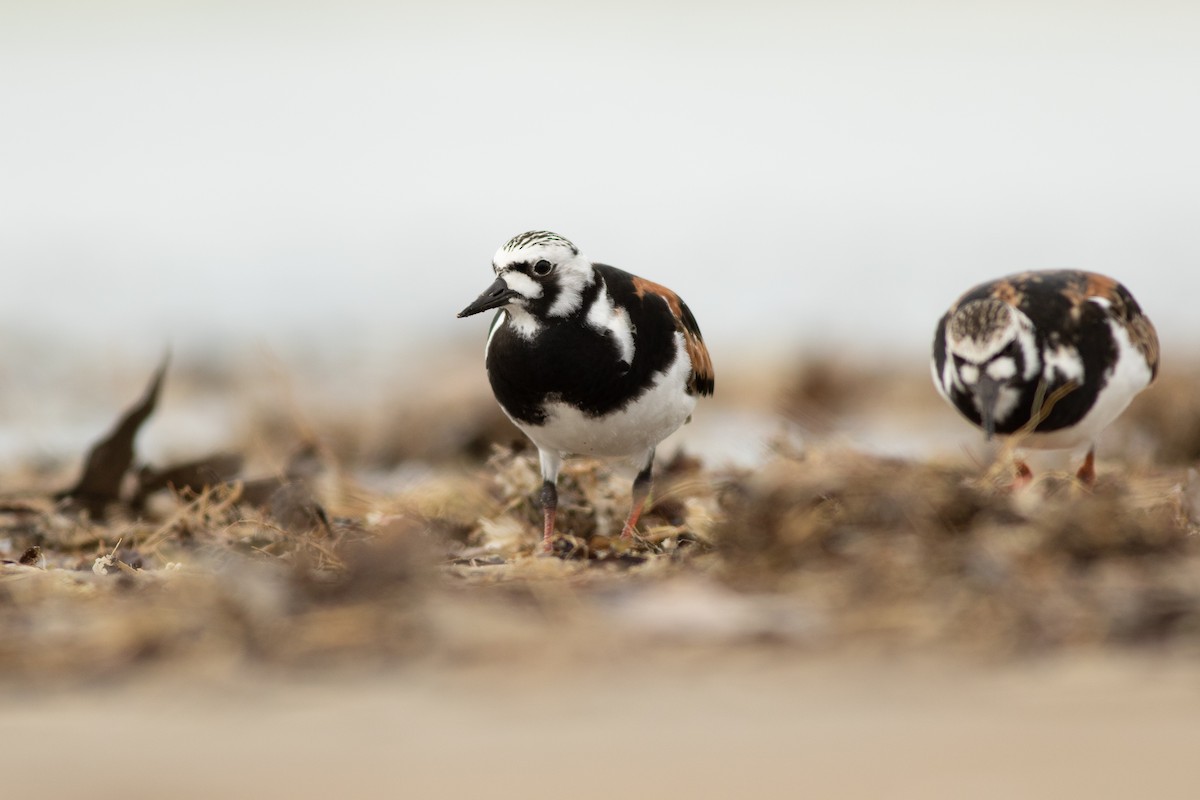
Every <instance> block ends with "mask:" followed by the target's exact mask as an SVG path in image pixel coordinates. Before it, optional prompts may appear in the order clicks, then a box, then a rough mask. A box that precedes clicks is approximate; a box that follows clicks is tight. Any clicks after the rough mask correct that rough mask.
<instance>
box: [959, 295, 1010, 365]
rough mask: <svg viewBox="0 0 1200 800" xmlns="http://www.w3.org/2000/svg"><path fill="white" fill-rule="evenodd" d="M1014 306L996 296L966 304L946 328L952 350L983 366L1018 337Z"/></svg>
mask: <svg viewBox="0 0 1200 800" xmlns="http://www.w3.org/2000/svg"><path fill="white" fill-rule="evenodd" d="M1015 321H1016V320H1015V319H1014V310H1013V307H1012V306H1010V305H1009V304H1008V303H1005V302H1004V301H1003V300H998V299H996V298H994V297H988V298H984V299H982V300H972V301H970V302H969V303H964V304H963V305H962V306H960V307H959V308H958V310H956V311H955V312H954V314H953V315H951V317H950V321H949V322H948V323H947V326H946V333H947V339H948V341H949V345H950V351H951V352H953V353H955V354H957V355H960V356H963V357H964V358H966V359H968V360H970V361H974V362H976V363H982V362H983V361H986V360H987V359H988V358H990V357H991V356H993V355H995V354H996V353H998V352H1000V350H1002V349H1003V348H1004V346H1005V345H1007V344H1008V343H1009V342H1010V341H1012V339H1013V337H1014V336H1015V335H1016V330H1015V325H1014V323H1015Z"/></svg>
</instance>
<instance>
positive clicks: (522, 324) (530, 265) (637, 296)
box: [458, 231, 713, 550]
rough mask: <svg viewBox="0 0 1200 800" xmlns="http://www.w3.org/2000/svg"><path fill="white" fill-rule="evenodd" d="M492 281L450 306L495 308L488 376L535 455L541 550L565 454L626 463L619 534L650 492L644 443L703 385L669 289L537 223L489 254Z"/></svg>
mask: <svg viewBox="0 0 1200 800" xmlns="http://www.w3.org/2000/svg"><path fill="white" fill-rule="evenodd" d="M492 269H493V271H494V272H495V273H496V280H495V281H494V282H493V283H492V285H491V286H490V287H488V288H487V290H485V291H484V293H483V294H481V295H480V296H479V298H478V299H476V300H475V302H473V303H471V304H470V305H469V306H467V307H466V308H465V309H463V310H462V311H461V312H460V313H459V315H458V316H459V317H469V316H471V315H473V314H478V313H480V312H482V311H487V310H489V309H500V311H499V313H497V314H496V317H495V319H494V320H493V322H492V325H491V329H490V330H489V332H488V338H487V346H486V349H485V360H486V363H487V373H488V380H489V381H490V382H491V385H492V391H493V393H494V394H495V395H496V400H497V401H498V402H499V403H500V407H501V408H502V409H503V410H504V413H505V414H507V415H508V417H509V418H510V419H511V420H512V421H513V422H514V423H515V424H516V425H517V427H518V428H520V429H521V430H522V431H523V432H524V433H525V435H526V436H528V437H529V438H530V439H531V440H532V441H533V443H534V444H535V445H536V446H537V449H538V454H539V456H540V459H541V470H542V481H543V483H542V491H541V501H542V509H543V516H544V529H543V546H544V548H545V549H546V550H549V549H550V548H551V545H552V541H553V537H554V518H555V511H556V509H557V506H558V490H557V481H558V472H559V468H560V466H561V465H562V461H563V459H564V458H565V457H567V456H570V455H586V456H597V457H601V458H610V459H621V460H624V461H626V462H628V463H630V464H631V465H632V466H633V467H634V468H635V469H636V470H637V477H636V478H635V479H634V483H633V502H632V505H631V508H630V512H629V516H628V518H627V519H626V521H625V526H624V529H623V530H622V534H621V535H622V537H623V538H627V539H628V538H630V537H631V536H632V535H633V532H634V528H635V526H636V525H637V521H638V517H639V516H640V515H641V512H642V507H643V506H644V504H645V502H646V498H647V496H648V495H649V492H650V481H651V468H652V466H653V463H654V449H655V447H657V446H658V444H659V443H660V442H661V441H662V440H663V439H665V438H666V437H667V436H669V435H670V434H671V433H673V432H674V431H675V430H676V429H678V428H679V427H680V426H681V425H683V424H684V423H685V422H686V421H688V419H690V417H691V414H692V409H693V408H694V407H695V405H696V398H697V397H700V396H704V395H711V394H712V393H713V367H712V360H711V359H710V358H709V355H708V348H707V347H705V345H704V339H703V337H702V336H701V335H700V327H699V326H698V325H697V324H696V318H695V317H693V316H692V312H691V311H690V310H689V309H688V307H687V305H686V304H685V303H684V302H683V301H682V300H681V299H680V298H679V295H677V294H675V293H674V292H672V291H671V290H670V289H667V288H666V287H664V286H660V285H658V284H657V283H652V282H651V281H648V280H646V279H645V278H639V277H637V276H636V275H630V274H629V273H628V272H623V271H621V270H619V269H617V268H615V267H610V266H607V265H605V264H595V263H592V262H591V261H589V260H588V259H587V258H585V257H584V256H583V255H581V254H580V252H579V249H578V248H577V247H576V246H575V245H574V244H572V243H571V242H569V241H568V240H567V239H565V238H563V237H562V236H559V235H558V234H555V233H550V232H549V231H529V232H527V233H522V234H520V235H518V236H514V237H513V238H512V239H510V240H509V241H508V242H507V243H506V244H505V245H504V246H503V247H501V248H500V249H499V250H498V251H497V252H496V255H495V258H494V259H493V260H492Z"/></svg>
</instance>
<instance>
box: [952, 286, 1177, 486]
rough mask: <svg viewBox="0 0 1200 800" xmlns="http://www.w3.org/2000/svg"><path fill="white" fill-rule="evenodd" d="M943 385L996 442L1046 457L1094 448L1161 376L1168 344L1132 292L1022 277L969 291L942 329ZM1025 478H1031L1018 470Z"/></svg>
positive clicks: (1087, 475) (1087, 473) (1091, 478)
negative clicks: (1011, 439) (1015, 441)
mask: <svg viewBox="0 0 1200 800" xmlns="http://www.w3.org/2000/svg"><path fill="white" fill-rule="evenodd" d="M932 365H933V382H934V383H935V384H936V385H937V388H938V391H939V392H940V393H941V394H942V396H943V397H945V398H946V400H947V402H949V403H950V404H951V405H953V406H954V407H955V408H956V409H958V411H959V413H961V414H962V415H963V416H964V417H966V418H967V419H968V420H970V421H971V422H972V423H974V424H975V425H977V426H979V427H980V428H982V429H983V431H984V433H985V434H986V435H987V437H988V439H991V438H992V436H993V435H996V434H1000V435H1013V434H1018V435H1020V436H1021V437H1023V438H1021V439H1020V440H1019V441H1020V443H1021V444H1023V445H1027V446H1029V447H1033V448H1039V449H1059V448H1072V447H1076V446H1079V445H1082V444H1088V445H1089V449H1088V453H1087V457H1086V459H1085V460H1084V463H1083V466H1082V467H1080V469H1079V472H1078V477H1079V479H1080V480H1081V481H1082V482H1083V483H1084V484H1086V485H1091V484H1093V483H1094V482H1095V478H1096V473H1095V450H1096V447H1095V438H1096V436H1097V435H1098V434H1099V433H1100V431H1102V430H1103V429H1104V428H1105V427H1107V426H1108V424H1109V423H1111V422H1112V421H1113V420H1114V419H1116V418H1117V416H1118V415H1120V413H1121V412H1122V411H1124V410H1125V408H1126V406H1128V405H1129V402H1130V401H1131V400H1132V399H1133V398H1134V396H1135V395H1136V394H1137V393H1138V392H1140V391H1142V389H1145V388H1146V387H1147V386H1149V385H1150V383H1151V382H1152V381H1153V380H1154V378H1155V375H1156V374H1157V372H1158V335H1157V333H1155V330H1154V326H1153V325H1152V324H1150V320H1149V319H1147V318H1146V316H1145V315H1144V314H1143V313H1142V309H1141V307H1139V306H1138V303H1137V301H1136V300H1134V299H1133V295H1131V294H1130V293H1129V290H1128V289H1126V288H1125V287H1124V286H1122V285H1121V284H1120V283H1118V282H1117V281H1115V280H1113V279H1112V278H1108V277H1105V276H1104V275H1097V274H1096V273H1093V272H1081V271H1078V270H1054V271H1045V272H1022V273H1020V274H1017V275H1010V276H1008V277H1005V278H1000V279H999V280H995V281H991V282H989V283H983V284H980V285H979V286H976V287H975V288H973V289H971V290H970V291H968V292H967V293H966V294H964V295H963V296H962V297H960V298H959V299H958V300H957V301H955V303H954V305H952V306H951V307H950V310H949V311H947V312H946V314H945V315H944V316H943V317H942V318H941V320H940V321H939V322H938V326H937V332H936V333H935V334H934V338H933V362H932ZM1017 469H1018V477H1019V479H1024V480H1028V478H1029V477H1030V476H1031V474H1032V473H1031V472H1030V471H1029V468H1028V466H1026V465H1025V464H1023V463H1021V462H1018V467H1017Z"/></svg>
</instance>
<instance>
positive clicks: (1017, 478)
mask: <svg viewBox="0 0 1200 800" xmlns="http://www.w3.org/2000/svg"><path fill="white" fill-rule="evenodd" d="M1013 470H1014V473H1015V474H1014V476H1013V482H1012V487H1011V489H1012V491H1014V492H1019V491H1021V490H1022V489H1026V488H1028V487H1029V486H1030V485H1032V484H1033V470H1032V469H1030V468H1029V465H1028V464H1026V463H1025V462H1024V461H1022V460H1020V459H1018V460H1017V461H1016V463H1014V464H1013Z"/></svg>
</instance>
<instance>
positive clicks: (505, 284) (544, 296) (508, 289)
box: [458, 231, 595, 320]
mask: <svg viewBox="0 0 1200 800" xmlns="http://www.w3.org/2000/svg"><path fill="white" fill-rule="evenodd" d="M492 270H493V271H494V272H495V273H496V280H495V281H494V282H493V283H492V285H491V286H489V287H488V288H487V289H485V290H484V292H483V294H481V295H479V297H478V298H476V300H475V302H473V303H471V305H469V306H467V307H466V308H464V309H463V310H462V311H460V312H459V314H458V316H460V317H469V316H471V315H473V314H478V313H480V312H482V311H487V310H488V309H492V308H508V309H510V310H512V311H518V312H524V313H526V314H528V315H530V316H531V317H533V318H534V319H535V320H544V319H548V318H551V317H565V316H567V315H569V314H571V313H572V312H573V311H575V310H576V309H577V308H579V306H580V304H581V303H582V302H583V291H584V289H585V288H586V287H588V286H589V285H590V284H591V283H592V282H593V281H594V280H595V272H594V271H593V269H592V264H591V262H590V261H588V260H587V259H586V258H584V257H583V256H582V255H580V254H579V248H578V247H576V246H575V245H573V244H571V242H570V241H568V240H567V239H565V238H563V237H562V236H559V235H558V234H557V233H551V232H550V231H528V232H526V233H522V234H520V235H518V236H514V237H513V238H511V239H509V240H508V242H506V243H505V244H504V246H503V247H501V248H500V249H499V250H497V251H496V255H495V257H494V258H493V259H492Z"/></svg>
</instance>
